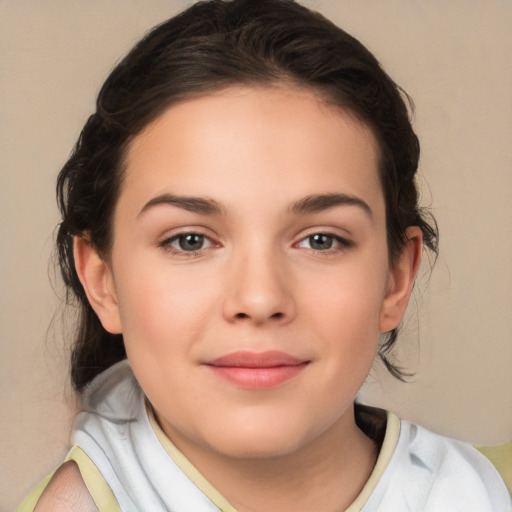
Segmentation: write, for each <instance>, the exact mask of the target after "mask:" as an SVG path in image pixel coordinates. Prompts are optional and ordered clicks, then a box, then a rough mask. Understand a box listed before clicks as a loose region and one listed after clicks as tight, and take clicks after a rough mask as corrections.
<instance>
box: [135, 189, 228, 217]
mask: <svg viewBox="0 0 512 512" xmlns="http://www.w3.org/2000/svg"><path fill="white" fill-rule="evenodd" d="M160 205H168V206H177V207H178V208H182V209H183V210H187V211H189V212H194V213H199V214H201V215H222V214H223V213H224V209H223V208H222V206H221V205H220V204H219V203H218V202H217V201H215V200H213V199H209V198H207V197H188V196H176V195H173V194H162V195H160V196H157V197H154V198H153V199H151V200H150V201H148V202H147V203H146V204H145V205H144V207H143V208H142V210H141V211H140V212H139V214H138V215H137V216H138V217H140V216H141V215H143V214H144V213H146V212H147V211H148V210H150V209H151V208H154V207H155V206H160Z"/></svg>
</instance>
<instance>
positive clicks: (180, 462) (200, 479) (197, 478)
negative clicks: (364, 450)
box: [147, 407, 237, 512]
mask: <svg viewBox="0 0 512 512" xmlns="http://www.w3.org/2000/svg"><path fill="white" fill-rule="evenodd" d="M147 409H148V418H149V422H150V424H151V428H152V429H153V431H154V433H155V435H156V437H157V438H158V440H159V441H160V443H161V445H162V446H163V447H164V449H165V451H166V452H167V454H168V455H169V457H171V459H172V460H173V461H174V462H175V463H176V465H177V466H178V467H179V468H180V469H181V470H182V471H183V473H185V475H187V477H188V479H189V480H190V481H191V482H193V483H194V485H195V486H196V487H197V488H198V489H199V490H200V491H201V492H202V493H203V494H205V495H206V496H207V497H208V498H209V499H210V500H211V501H212V502H213V503H214V504H215V505H216V506H217V507H219V508H220V509H221V510H222V512H237V510H236V509H235V508H234V507H233V505H231V503H229V502H228V500H226V498H224V496H222V494H220V492H219V491H217V489H215V487H213V485H212V484H211V483H210V482H208V480H206V478H205V477H204V476H203V475H202V474H201V473H200V472H199V471H198V470H197V469H196V467H195V466H193V465H192V463H191V462H190V461H189V460H188V459H187V458H186V457H185V455H183V453H181V452H180V451H179V450H178V448H176V446H175V445H174V444H173V443H172V441H171V440H170V439H169V438H168V437H167V436H166V435H165V433H164V431H163V430H162V429H161V428H160V425H159V424H158V422H157V421H156V419H155V415H154V414H153V411H152V410H151V407H148V408H147Z"/></svg>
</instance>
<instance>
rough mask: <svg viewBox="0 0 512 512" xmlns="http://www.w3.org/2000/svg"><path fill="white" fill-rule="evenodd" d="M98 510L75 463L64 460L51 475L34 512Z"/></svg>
mask: <svg viewBox="0 0 512 512" xmlns="http://www.w3.org/2000/svg"><path fill="white" fill-rule="evenodd" d="M60 511H68V512H98V508H97V507H96V505H95V504H94V501H93V499H92V497H91V495H90V494H89V491H88V490H87V487H86V486H85V483H84V481H83V479H82V475H81V474H80V470H79V469H78V466H77V464H76V463H75V462H74V461H68V462H65V463H64V464H63V465H62V466H61V467H60V468H59V469H58V470H57V471H56V472H55V474H54V475H53V477H52V479H51V480H50V482H49V484H48V486H47V487H46V489H45V490H44V492H43V494H42V495H41V497H40V498H39V501H38V502H37V505H36V507H35V509H34V512H60Z"/></svg>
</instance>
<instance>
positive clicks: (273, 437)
mask: <svg viewBox="0 0 512 512" xmlns="http://www.w3.org/2000/svg"><path fill="white" fill-rule="evenodd" d="M227 432H229V435H228V436H226V435H225V433H226V431H224V432H219V433H218V434H219V435H218V436H215V438H214V439H210V445H211V447H212V448H213V449H214V450H215V451H217V452H219V453H222V454H223V455H224V456H227V457H232V458H236V459H268V458H273V457H281V456H286V455H289V454H291V453H294V452H296V451H297V450H299V449H300V448H301V447H302V446H304V445H305V444H307V443H308V442H309V441H310V440H311V439H310V438H309V436H308V434H307V433H306V432H304V431H300V432H299V431H296V430H295V429H294V428H293V426H290V425H286V424H283V423H281V424H280V425H276V424H274V423H272V422H266V423H265V424H264V425H259V428H258V426H257V425H254V424H253V425H250V426H249V427H248V426H244V428H240V426H238V427H232V428H230V429H228V430H227Z"/></svg>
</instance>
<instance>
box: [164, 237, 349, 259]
mask: <svg viewBox="0 0 512 512" xmlns="http://www.w3.org/2000/svg"><path fill="white" fill-rule="evenodd" d="M187 236H196V237H200V238H201V241H202V242H203V243H204V242H205V241H208V246H207V247H201V248H199V249H196V250H191V251H187V250H185V249H183V248H177V247H174V246H173V245H172V244H173V243H175V242H178V243H180V241H183V240H184V239H185V237H187ZM314 237H326V238H329V239H330V240H331V242H332V243H333V244H334V245H335V247H329V248H327V249H325V250H322V249H314V248H313V247H309V249H311V250H312V251H313V253H314V254H318V255H321V256H329V255H333V254H336V253H339V252H341V251H344V250H346V249H349V248H350V247H352V246H353V243H352V242H350V241H349V240H347V239H345V238H343V237H340V236H338V235H335V234H333V233H329V232H323V231H321V232H315V233H311V234H309V235H307V236H305V237H303V238H301V239H300V240H299V242H297V243H295V244H294V246H295V247H301V244H302V243H304V242H306V241H308V240H309V242H310V244H311V242H312V239H313V238H314ZM202 245H203V244H202ZM215 246H217V247H218V246H219V244H216V243H215V242H214V241H213V240H212V239H211V238H210V237H208V236H207V235H204V234H202V233H198V232H195V231H190V232H183V233H178V234H177V235H174V236H172V237H170V238H166V239H165V240H162V241H161V242H160V243H159V247H161V248H162V249H164V250H165V251H168V252H170V253H171V254H172V255H173V256H182V257H186V258H194V257H197V256H200V255H201V252H202V251H205V250H207V249H209V248H211V247H215ZM306 249H308V248H306Z"/></svg>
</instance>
